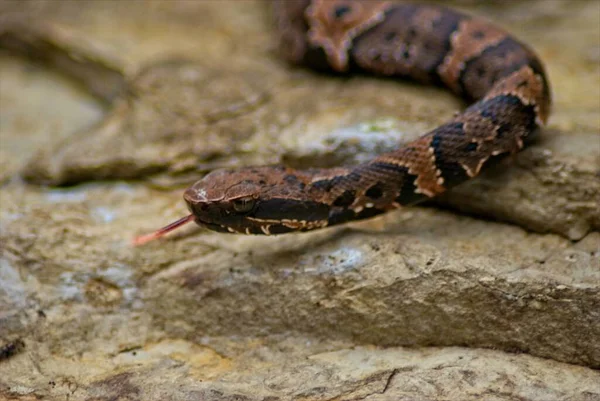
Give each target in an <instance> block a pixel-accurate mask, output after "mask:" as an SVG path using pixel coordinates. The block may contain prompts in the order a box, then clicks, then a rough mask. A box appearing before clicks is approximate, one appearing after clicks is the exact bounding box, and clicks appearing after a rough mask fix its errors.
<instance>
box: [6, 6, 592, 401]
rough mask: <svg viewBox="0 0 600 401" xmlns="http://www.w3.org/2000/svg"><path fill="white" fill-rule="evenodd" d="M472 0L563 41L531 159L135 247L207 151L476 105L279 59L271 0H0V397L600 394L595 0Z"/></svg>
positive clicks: (293, 152)
mask: <svg viewBox="0 0 600 401" xmlns="http://www.w3.org/2000/svg"><path fill="white" fill-rule="evenodd" d="M453 4H454V5H457V6H459V7H462V8H464V9H466V10H468V11H469V12H472V13H476V14H479V15H484V16H487V17H489V18H490V19H493V20H495V21H497V22H498V23H499V24H501V25H502V26H504V27H506V28H507V29H509V30H510V31H512V32H514V33H515V34H516V35H517V36H519V37H520V38H521V39H523V40H524V41H525V42H527V43H530V44H531V45H532V46H533V47H534V48H535V49H536V50H537V51H538V53H539V54H540V56H541V58H542V59H543V60H544V61H545V62H546V65H547V68H548V72H549V77H550V81H551V83H552V89H553V94H554V111H553V115H552V118H551V121H550V125H549V127H548V128H547V129H545V130H544V131H543V132H542V134H541V136H540V139H539V141H538V142H537V143H536V144H534V145H533V146H532V147H530V148H529V149H527V150H525V151H524V152H522V153H521V154H520V155H519V156H518V157H517V158H516V159H515V160H513V161H512V162H511V163H507V164H505V165H502V166H499V167H498V168H496V169H494V170H492V171H489V172H487V173H486V174H484V176H482V177H480V178H478V179H477V180H475V181H473V182H471V183H468V184H465V185H463V186H461V187H459V188H457V189H456V190H453V191H452V192H451V193H448V194H447V195H446V196H444V198H443V199H440V200H438V201H436V202H435V204H431V205H426V206H424V207H415V208H406V209H403V210H400V211H397V212H394V213H390V214H388V215H386V216H384V217H381V218H377V219H374V220H371V221H366V222H363V223H359V224H352V225H349V226H345V227H339V228H332V229H328V230H324V231H318V232H315V233H310V234H296V235H287V236H280V237H268V238H258V237H237V236H225V235H220V234H216V233H210V232H207V231H204V230H202V229H200V228H194V227H189V228H187V229H184V230H182V231H181V233H179V234H174V235H173V236H171V237H170V238H168V239H165V240H163V241H158V242H155V243H150V244H148V245H146V246H144V247H139V248H132V247H131V246H130V240H131V238H132V237H133V236H134V235H137V234H140V233H145V232H148V231H151V230H153V229H155V228H158V227H160V226H162V225H164V224H165V223H167V222H170V221H172V220H174V219H175V218H177V217H180V216H182V215H184V214H185V213H186V208H185V205H184V204H183V202H182V200H181V193H182V189H183V188H185V186H187V185H188V184H190V183H191V182H193V181H194V180H195V179H197V178H199V177H201V175H202V174H203V173H205V172H206V171H210V170H212V169H214V168H218V167H223V166H241V165H250V164H265V163H277V162H285V163H287V164H289V165H292V166H300V167H305V166H332V165H338V164H344V163H353V162H357V161H362V160H365V159H367V158H369V157H371V156H373V155H374V154H376V153H378V152H381V151H383V150H387V149H391V148H393V147H394V146H396V144H397V142H398V141H399V140H400V141H404V140H407V139H410V138H414V137H415V136H417V135H419V134H421V133H423V132H425V131H426V130H427V129H430V128H433V127H435V126H436V125H437V124H439V123H441V122H443V121H444V120H445V119H447V118H448V117H450V116H451V115H452V114H453V112H454V111H456V110H457V109H459V108H460V107H462V104H461V102H460V101H459V100H457V99H455V98H453V97H452V96H451V95H450V94H448V93H446V92H445V91H443V90H441V89H438V88H427V87H422V86H419V85H415V84H412V83H407V82H397V81H391V80H381V79H377V78H370V77H345V78H340V77H332V76H323V75H318V74H315V73H313V72H310V71H306V70H303V69H301V68H293V67H290V66H288V65H286V64H285V63H284V62H282V61H280V59H279V58H278V57H277V54H276V41H275V40H274V37H273V32H272V28H271V23H270V19H269V10H268V7H266V5H265V3H264V2H261V1H256V2H255V1H250V0H246V1H229V2H217V1H175V0H172V1H145V2H142V1H136V2H133V1H130V2H116V1H114V2H109V1H86V2H74V1H60V2H59V1H12V0H5V1H3V2H0V182H1V185H2V186H1V188H0V191H1V192H0V249H1V256H0V399H9V400H11V399H18V400H37V399H48V400H70V401H77V400H144V401H145V400H248V401H254V400H257V401H258V400H270V401H275V400H306V401H308V400H369V401H375V400H377V401H383V400H389V401H391V400H407V401H408V400H482V399H483V400H492V401H496V400H498V401H500V400H502V401H504V400H507V401H508V400H540V401H542V400H543V401H547V400H572V401H579V400H600V372H599V371H598V369H600V233H599V232H598V230H599V229H600V204H599V199H600V180H599V179H598V177H599V175H600V139H599V133H600V3H598V2H597V1H594V0H590V1H583V0H577V1H573V0H552V1H549V0H537V1H536V0H531V1H527V2H483V1H481V2H480V1H454V2H453ZM23 56H26V57H23Z"/></svg>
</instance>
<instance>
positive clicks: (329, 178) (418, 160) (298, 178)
mask: <svg viewBox="0 0 600 401" xmlns="http://www.w3.org/2000/svg"><path fill="white" fill-rule="evenodd" d="M272 3H273V4H272V14H273V16H274V25H275V27H276V31H277V35H278V39H279V44H280V45H279V47H280V52H281V55H282V57H283V58H285V59H286V60H287V61H288V62H290V63H293V64H298V65H304V66H307V67H308V68H312V69H314V70H316V71H329V72H330V73H333V74H352V73H357V72H358V73H362V74H364V73H367V74H373V75H375V76H380V77H388V78H389V77H398V78H405V79H412V80H414V81H417V82H419V83H422V84H427V85H438V86H443V87H446V88H447V89H449V90H450V91H451V92H452V93H454V94H455V95H457V96H458V97H460V98H462V99H463V100H465V101H466V102H467V104H468V106H467V107H466V108H465V109H464V110H463V111H461V112H457V113H456V114H455V115H454V116H453V117H452V118H451V119H450V120H449V121H447V122H446V123H444V124H443V125H441V126H439V127H437V128H435V129H433V130H431V131H430V132H427V133H425V134H424V135H422V136H420V137H419V138H417V139H415V140H413V141H410V142H408V143H405V144H402V145H400V146H399V147H398V148H397V149H395V150H393V151H390V152H386V153H382V154H379V155H377V156H376V157H374V158H373V159H371V160H369V161H367V162H364V163H360V164H356V165H352V166H344V167H333V168H308V169H293V168H290V167H286V166H283V165H274V166H273V165H271V166H257V167H252V166H250V167H242V168H238V169H220V170H215V171H212V172H210V173H208V174H207V175H205V176H204V177H203V178H202V179H201V180H200V181H198V182H196V183H194V184H193V185H192V186H190V187H189V188H188V189H187V190H185V192H184V194H183V198H184V200H185V202H186V204H187V206H188V209H189V211H190V214H189V215H187V216H185V217H183V218H181V219H179V220H177V221H175V222H174V223H171V224H169V225H167V226H166V227H164V228H162V229H160V230H157V231H155V232H154V233H151V234H147V235H142V236H139V237H137V238H135V239H134V243H135V244H142V243H145V242H147V241H150V240H153V239H155V238H159V237H161V236H163V235H165V234H166V233H168V232H170V231H172V230H174V229H175V228H177V227H179V226H181V225H183V224H185V223H188V222H192V221H193V222H195V223H197V224H198V225H200V226H202V227H206V228H208V229H210V230H213V231H217V232H223V233H237V234H248V235H249V234H257V235H275V234H284V233H290V232H299V231H310V230H317V229H322V228H324V227H330V226H334V225H338V224H342V223H347V222H351V221H356V220H362V219H367V218H371V217H374V216H377V215H380V214H382V213H385V212H388V211H390V210H393V209H397V208H399V207H402V206H410V205H414V204H417V203H419V202H422V201H425V200H428V199H431V198H434V197H436V196H438V195H440V194H442V193H444V192H445V191H447V190H448V189H450V188H452V187H454V186H456V185H458V184H461V183H463V182H465V181H467V180H469V179H471V178H474V177H476V176H478V175H479V174H480V173H481V172H482V171H483V170H484V169H485V168H487V167H489V166H490V165H493V164H495V163H497V162H498V161H499V160H501V159H502V158H505V157H506V156H509V155H514V154H516V153H517V152H519V151H520V150H521V149H523V148H524V147H525V146H527V145H528V144H530V143H531V141H532V139H533V138H535V137H536V135H537V133H538V132H539V131H540V128H542V127H543V126H544V125H545V124H546V123H547V119H548V115H549V113H550V108H551V93H550V85H549V82H548V79H547V76H546V72H545V70H544V66H543V64H542V62H541V61H540V59H539V57H538V56H537V55H536V54H535V52H534V51H533V50H532V49H531V48H530V47H529V46H528V45H526V44H524V43H522V42H520V41H519V40H518V39H516V38H515V37H514V36H512V35H510V34H509V33H507V32H506V31H505V30H504V29H502V28H500V27H498V26H496V25H494V24H493V23H490V22H489V21H487V20H486V19H484V18H481V17H476V16H470V15H468V14H465V13H462V12H459V11H456V10H454V9H451V8H447V7H445V6H442V5H432V4H417V3H405V2H402V3H395V2H392V1H379V0H273V2H272Z"/></svg>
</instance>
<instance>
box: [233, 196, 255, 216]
mask: <svg viewBox="0 0 600 401" xmlns="http://www.w3.org/2000/svg"><path fill="white" fill-rule="evenodd" d="M255 203H256V202H255V200H254V198H252V197H246V198H239V199H235V200H234V201H233V209H234V210H235V211H236V212H240V213H246V212H249V211H250V210H252V209H253V208H254V204H255Z"/></svg>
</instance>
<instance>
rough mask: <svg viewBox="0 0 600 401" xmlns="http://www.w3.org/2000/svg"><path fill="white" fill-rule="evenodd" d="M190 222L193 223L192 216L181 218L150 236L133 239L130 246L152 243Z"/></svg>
mask: <svg viewBox="0 0 600 401" xmlns="http://www.w3.org/2000/svg"><path fill="white" fill-rule="evenodd" d="M190 221H194V215H193V214H190V215H189V216H185V217H182V218H180V219H179V220H177V221H174V222H172V223H171V224H169V225H168V226H165V227H163V228H161V229H159V230H156V231H154V232H153V233H151V234H145V235H140V236H137V237H135V238H134V239H133V241H132V245H133V246H139V245H144V244H145V243H147V242H150V241H154V240H155V239H158V238H160V237H162V236H164V235H166V234H168V233H170V232H171V231H173V230H175V229H177V228H179V227H181V226H182V225H184V224H187V223H189V222H190Z"/></svg>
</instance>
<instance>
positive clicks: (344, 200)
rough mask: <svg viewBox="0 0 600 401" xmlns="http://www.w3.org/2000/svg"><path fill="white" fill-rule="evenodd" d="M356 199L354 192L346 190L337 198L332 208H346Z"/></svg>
mask: <svg viewBox="0 0 600 401" xmlns="http://www.w3.org/2000/svg"><path fill="white" fill-rule="evenodd" d="M355 199H356V191H354V190H351V189H347V190H345V191H344V193H343V194H341V195H340V196H338V197H337V198H336V199H335V201H334V202H333V206H338V207H348V206H350V205H351V204H352V203H353V202H354V200H355Z"/></svg>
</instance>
